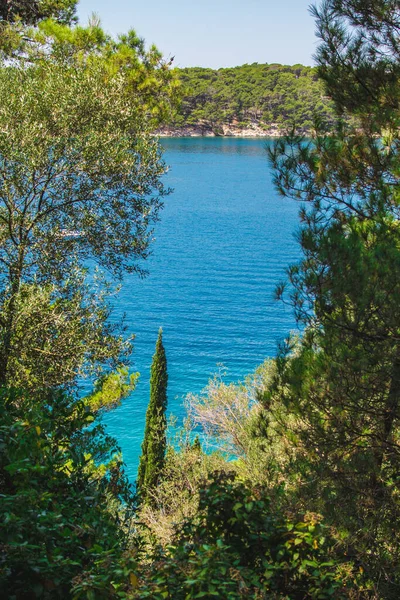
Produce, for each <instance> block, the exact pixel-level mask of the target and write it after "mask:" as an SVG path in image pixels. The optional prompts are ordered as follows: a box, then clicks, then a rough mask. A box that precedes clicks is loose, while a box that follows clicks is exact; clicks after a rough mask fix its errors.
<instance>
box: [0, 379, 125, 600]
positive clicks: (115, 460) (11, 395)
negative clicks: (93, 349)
mask: <svg viewBox="0 0 400 600" xmlns="http://www.w3.org/2000/svg"><path fill="white" fill-rule="evenodd" d="M93 420H94V416H93V414H92V413H91V412H90V411H89V410H88V408H87V406H86V405H85V403H84V402H83V401H79V400H73V399H72V398H70V397H68V396H66V395H64V394H62V393H49V392H47V393H43V394H42V395H40V396H39V395H37V396H36V397H35V398H33V397H32V396H31V395H26V394H24V393H23V392H8V391H5V390H2V392H1V404H0V481H1V491H2V493H1V496H0V518H1V522H2V528H1V533H0V541H1V548H2V551H1V558H0V589H1V590H2V594H3V595H4V597H7V598H25V597H29V598H88V599H90V598H114V597H115V598H116V597H119V598H121V597H125V595H124V593H125V591H126V592H127V591H128V590H129V589H130V588H131V582H130V573H133V571H134V569H135V567H136V562H135V560H134V559H133V554H132V548H131V549H130V547H129V544H128V538H127V526H128V524H129V511H128V509H127V507H129V506H131V505H132V497H131V494H130V491H129V486H128V483H127V480H126V478H125V476H124V473H123V469H122V463H121V458H120V454H119V448H118V446H117V445H116V442H115V440H113V439H112V438H110V437H109V436H108V435H106V433H105V431H104V429H103V427H102V426H101V425H98V424H97V425H96V424H93ZM123 592H124V593H123Z"/></svg>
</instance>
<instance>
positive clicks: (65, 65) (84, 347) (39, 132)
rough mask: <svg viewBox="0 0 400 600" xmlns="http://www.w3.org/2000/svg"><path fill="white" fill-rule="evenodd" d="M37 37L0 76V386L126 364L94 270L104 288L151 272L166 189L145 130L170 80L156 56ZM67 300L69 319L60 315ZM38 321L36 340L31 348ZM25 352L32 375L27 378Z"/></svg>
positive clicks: (99, 42) (82, 34)
mask: <svg viewBox="0 0 400 600" xmlns="http://www.w3.org/2000/svg"><path fill="white" fill-rule="evenodd" d="M34 35H35V37H34V38H32V43H31V44H30V46H29V52H26V53H25V56H24V59H23V60H22V59H21V60H20V61H19V62H18V63H17V64H16V63H9V62H8V63H7V62H6V63H4V65H3V67H2V68H1V69H0V302H1V305H0V342H1V344H0V384H2V385H5V384H10V383H12V384H15V383H23V384H27V383H29V381H28V380H29V377H31V376H33V378H34V379H35V381H36V382H37V383H36V384H37V385H39V386H40V384H42V385H52V384H53V383H57V384H60V383H63V380H64V381H65V382H71V381H72V380H73V379H74V378H75V377H76V375H78V374H80V373H81V371H82V369H81V367H82V365H84V364H85V362H86V363H87V362H88V361H87V359H89V362H91V363H92V364H93V363H95V362H98V361H100V362H103V363H107V362H108V363H109V362H110V361H111V362H114V364H115V363H118V361H119V359H120V354H121V351H123V350H124V349H126V342H124V340H123V339H122V337H118V336H117V337H116V336H115V335H113V333H112V332H111V330H110V326H109V325H107V322H106V318H107V313H108V310H107V307H106V305H105V304H104V303H102V298H101V295H100V296H99V294H98V293H97V291H96V286H93V285H92V284H91V283H90V285H89V282H90V281H92V278H93V276H94V275H93V274H94V273H95V268H96V267H98V268H99V269H101V270H102V272H103V273H106V274H107V277H108V280H109V281H110V280H112V279H116V280H120V279H121V277H122V275H123V273H124V272H137V273H139V274H143V272H144V270H143V266H142V260H143V259H145V258H146V257H147V256H148V253H149V244H150V242H151V239H152V225H153V224H154V222H155V221H156V220H157V218H158V213H159V210H160V208H161V206H162V198H163V196H164V195H165V193H166V191H167V190H166V189H165V188H164V186H163V183H162V179H161V178H162V176H163V174H164V173H165V171H166V166H165V163H164V162H163V160H162V157H161V153H160V149H159V145H158V142H157V140H156V139H155V138H154V137H153V136H152V133H151V132H152V128H153V127H154V123H155V122H157V121H158V120H159V119H160V118H163V115H165V113H166V111H167V110H168V109H169V106H170V98H171V96H172V95H173V86H174V84H173V81H172V79H171V74H170V72H169V71H168V68H167V67H166V66H165V64H164V63H163V61H162V58H161V55H160V54H159V53H158V51H157V50H156V49H155V48H154V47H153V48H150V50H148V51H145V49H144V44H143V41H142V40H140V39H139V38H137V36H136V34H135V33H134V32H130V33H129V34H128V35H126V36H123V37H122V38H121V39H120V40H119V41H118V42H115V41H114V40H112V39H110V38H108V37H107V36H106V35H105V34H104V33H103V31H102V30H101V29H100V28H99V27H98V26H92V27H89V28H86V29H84V28H79V27H77V28H74V29H71V28H69V27H66V26H62V25H60V24H56V23H55V22H51V21H48V22H46V23H45V24H44V26H43V27H41V28H39V29H38V30H36V31H35V32H34ZM27 60H28V61H29V62H28V66H26V65H27V63H26V61H27ZM21 63H22V64H21ZM88 277H89V279H88ZM100 288H101V289H103V290H104V286H100ZM44 289H46V290H47V291H46V293H44V292H43V290H44ZM46 294H47V295H46ZM33 299H34V300H33ZM24 303H25V304H26V303H27V304H28V305H29V310H31V311H32V310H33V308H34V307H35V308H34V311H36V317H35V319H33V321H32V320H31V319H25V321H24V320H23V317H22V315H23V314H26V311H27V310H28V309H27V308H25V309H23V305H24ZM60 303H61V304H60ZM61 305H62V307H63V308H62V312H63V314H64V316H65V315H67V314H68V312H69V311H70V312H71V315H73V316H71V317H69V318H60V310H57V307H60V306H61ZM91 305H92V307H91ZM46 307H47V308H46ZM24 311H25V313H24ZM41 314H42V315H43V322H42V323H41V317H40V315H41ZM32 322H33V323H35V326H36V328H37V331H40V335H39V336H36V338H35V342H34V343H32V344H31V343H29V344H28V346H26V344H24V340H26V339H28V338H29V331H28V330H29V328H30V327H31V325H30V323H32ZM21 323H24V325H23V326H22V327H21ZM89 330H90V331H91V333H90V335H89V334H88V332H89ZM60 339H61V340H62V344H61V345H62V347H63V351H62V352H61V353H60V352H59V346H60V344H59V341H60ZM22 347H23V348H22ZM24 353H25V354H28V355H29V362H30V364H31V369H29V371H30V375H29V376H27V378H26V381H24V380H22V381H20V380H19V379H18V377H16V374H17V371H18V372H19V373H21V369H18V368H17V366H16V365H17V363H18V360H20V357H21V356H22V355H23V354H24ZM70 359H71V361H72V362H71V361H70V364H69V366H70V367H71V368H68V369H67V368H65V365H66V363H68V362H69V360H70ZM44 360H45V363H46V365H47V366H46V368H45V369H43V368H42V367H43V363H44ZM49 363H52V368H51V369H49V368H48V366H49ZM41 372H42V375H40V373H41ZM51 373H57V377H56V378H55V379H54V381H53V379H52V376H51ZM63 374H64V375H63Z"/></svg>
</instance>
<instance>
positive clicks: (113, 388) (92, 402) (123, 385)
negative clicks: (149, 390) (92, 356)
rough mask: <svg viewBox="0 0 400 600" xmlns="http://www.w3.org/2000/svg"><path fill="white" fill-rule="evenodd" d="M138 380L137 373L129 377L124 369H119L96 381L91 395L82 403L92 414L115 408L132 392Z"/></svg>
mask: <svg viewBox="0 0 400 600" xmlns="http://www.w3.org/2000/svg"><path fill="white" fill-rule="evenodd" d="M138 378H139V373H131V374H130V375H129V371H128V369H127V368H126V367H119V368H118V369H117V370H116V371H114V372H112V373H109V374H108V375H103V376H102V377H101V378H100V379H98V380H97V381H96V385H95V388H94V391H93V393H92V394H91V395H90V396H86V398H84V402H85V404H86V405H87V406H88V407H89V408H90V410H91V411H93V412H97V411H99V410H103V409H106V410H110V409H113V408H116V407H117V406H118V405H119V404H120V403H121V400H122V399H123V398H126V397H127V396H128V395H129V394H130V393H131V392H133V390H134V389H135V387H136V382H137V380H138Z"/></svg>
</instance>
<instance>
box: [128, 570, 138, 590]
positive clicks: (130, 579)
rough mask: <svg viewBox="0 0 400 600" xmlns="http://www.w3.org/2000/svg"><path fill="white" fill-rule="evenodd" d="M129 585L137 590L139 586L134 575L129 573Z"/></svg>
mask: <svg viewBox="0 0 400 600" xmlns="http://www.w3.org/2000/svg"><path fill="white" fill-rule="evenodd" d="M129 583H130V584H131V586H132V587H133V588H137V587H138V585H139V580H138V578H137V576H136V575H135V573H129Z"/></svg>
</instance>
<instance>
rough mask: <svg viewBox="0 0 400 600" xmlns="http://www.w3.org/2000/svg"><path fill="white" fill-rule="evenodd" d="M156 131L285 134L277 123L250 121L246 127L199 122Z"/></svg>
mask: <svg viewBox="0 0 400 600" xmlns="http://www.w3.org/2000/svg"><path fill="white" fill-rule="evenodd" d="M154 133H155V134H156V135H158V136H159V137H280V136H282V135H284V134H285V132H284V130H283V129H282V128H279V127H278V125H277V124H276V123H271V125H270V126H269V127H268V128H264V127H261V126H260V125H258V124H256V123H250V124H249V125H247V126H246V127H239V126H238V125H235V124H226V125H219V126H218V127H212V126H211V125H209V124H205V123H199V124H196V125H185V126H183V127H173V126H166V127H162V128H160V129H157V130H156V131H155V132H154Z"/></svg>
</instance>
